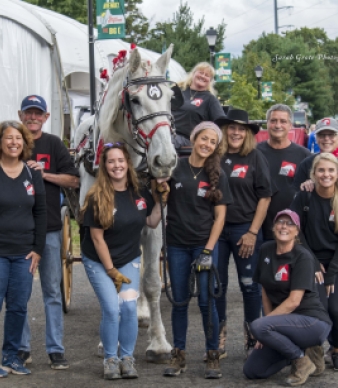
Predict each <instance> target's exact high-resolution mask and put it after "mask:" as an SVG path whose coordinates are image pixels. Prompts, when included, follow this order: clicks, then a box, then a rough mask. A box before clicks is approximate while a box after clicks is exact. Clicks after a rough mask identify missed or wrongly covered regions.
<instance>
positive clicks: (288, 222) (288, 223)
mask: <svg viewBox="0 0 338 388" xmlns="http://www.w3.org/2000/svg"><path fill="white" fill-rule="evenodd" d="M276 224H277V225H280V226H282V225H284V224H285V225H286V226H296V224H295V223H294V222H292V221H291V220H277V221H276Z"/></svg>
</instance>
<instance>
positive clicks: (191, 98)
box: [189, 88, 198, 101]
mask: <svg viewBox="0 0 338 388" xmlns="http://www.w3.org/2000/svg"><path fill="white" fill-rule="evenodd" d="M189 92H190V101H192V100H193V99H194V98H195V96H196V94H197V93H198V90H196V91H195V93H194V94H193V95H192V94H191V89H190V88H189Z"/></svg>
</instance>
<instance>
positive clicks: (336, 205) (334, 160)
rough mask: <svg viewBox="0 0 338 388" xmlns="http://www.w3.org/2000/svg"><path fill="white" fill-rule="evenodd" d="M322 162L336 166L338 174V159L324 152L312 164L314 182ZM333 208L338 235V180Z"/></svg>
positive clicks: (335, 185) (332, 203) (335, 228)
mask: <svg viewBox="0 0 338 388" xmlns="http://www.w3.org/2000/svg"><path fill="white" fill-rule="evenodd" d="M321 160H327V161H328V162H331V163H333V164H334V165H335V166H336V170H337V173H338V160H337V158H336V157H335V156H333V155H332V154H330V153H328V152H323V153H321V154H319V155H317V156H316V157H315V158H314V161H313V163H312V168H311V172H310V178H311V180H312V181H313V182H315V181H316V178H315V172H316V168H317V166H318V164H319V162H320V161H321ZM331 207H332V209H333V211H334V232H335V233H338V180H337V181H336V182H335V184H334V194H333V197H332V198H331Z"/></svg>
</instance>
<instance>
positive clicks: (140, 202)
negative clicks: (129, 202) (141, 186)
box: [135, 198, 147, 210]
mask: <svg viewBox="0 0 338 388" xmlns="http://www.w3.org/2000/svg"><path fill="white" fill-rule="evenodd" d="M135 203H136V206H137V209H138V210H143V209H146V208H147V203H146V201H145V200H144V198H140V199H136V201H135Z"/></svg>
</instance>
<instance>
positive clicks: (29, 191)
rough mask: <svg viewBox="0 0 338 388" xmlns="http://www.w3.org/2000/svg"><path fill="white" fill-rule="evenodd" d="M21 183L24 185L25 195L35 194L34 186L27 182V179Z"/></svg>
mask: <svg viewBox="0 0 338 388" xmlns="http://www.w3.org/2000/svg"><path fill="white" fill-rule="evenodd" d="M23 185H24V186H25V188H26V191H27V195H35V190H34V186H33V185H32V184H31V183H30V182H29V181H27V180H26V181H24V182H23Z"/></svg>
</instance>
